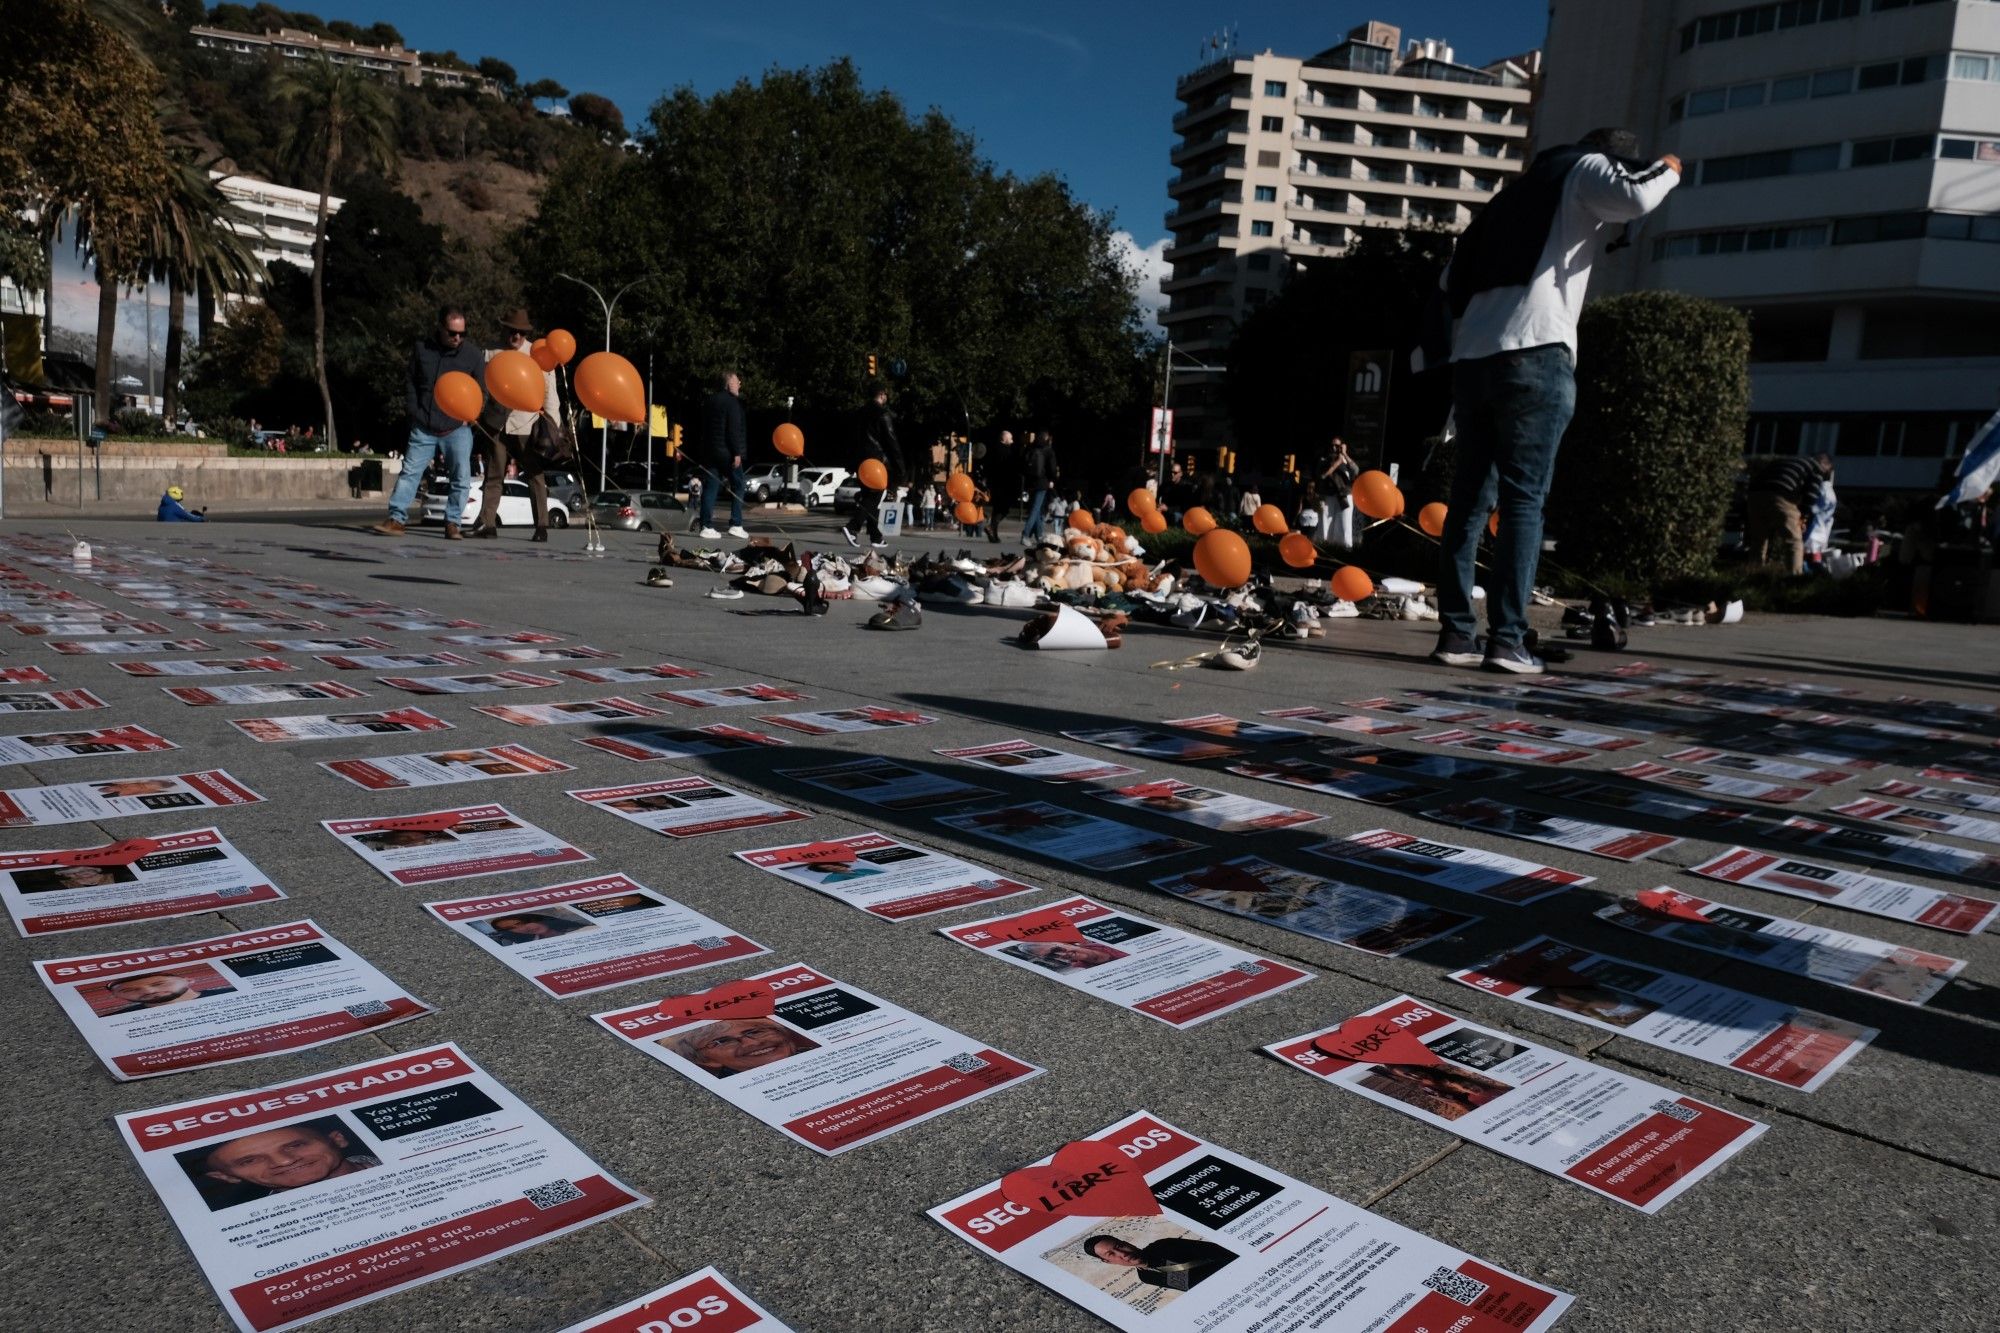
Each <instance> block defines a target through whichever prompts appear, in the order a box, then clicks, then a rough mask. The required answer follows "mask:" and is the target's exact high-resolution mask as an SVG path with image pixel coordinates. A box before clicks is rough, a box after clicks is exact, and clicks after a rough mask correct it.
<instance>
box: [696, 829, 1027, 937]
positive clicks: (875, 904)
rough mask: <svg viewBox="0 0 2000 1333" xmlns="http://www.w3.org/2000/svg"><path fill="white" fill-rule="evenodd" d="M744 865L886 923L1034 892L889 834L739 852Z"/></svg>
mask: <svg viewBox="0 0 2000 1333" xmlns="http://www.w3.org/2000/svg"><path fill="white" fill-rule="evenodd" d="M736 859H737V860H739V861H742V862H744V863H745V864H746V865H753V866H755V867H757V869H759V870H762V871H765V872H767V873H769V874H773V875H776V876H778V878H780V879H784V880H789V881H790V882H791V883H793V884H800V885H803V886H805V887H806V888H808V889H813V890H815V891H817V892H819V893H823V894H825V895H826V896H827V897H829V898H837V899H839V900H840V901H841V902H844V903H846V904H847V905H848V906H850V907H857V908H859V909H861V910H862V911H864V912H866V913H868V914H869V915H870V916H878V917H881V918H882V919H883V920H885V921H906V920H909V919H910V918H912V917H919V916H930V915H931V914H932V913H934V912H949V911H951V910H952V909H953V908H957V907H969V906H971V905H973V904H974V903H990V902H998V901H999V900H1001V899H1003V898H1012V897H1015V896H1016V895H1018V894H1023V893H1033V892H1034V891H1035V886H1034V885H1032V884H1023V883H1022V882H1021V881H1019V880H1016V879H1010V878H1008V877H1007V876H1006V875H1002V874H1000V873H999V872H998V871H994V870H988V869H987V868H986V867H984V866H980V865H974V864H973V863H972V862H970V861H962V860H960V859H959V858H958V857H956V856H947V855H945V854H944V853H943V852H934V851H931V850H930V849H929V848H928V847H919V846H917V845H916V844H915V843H909V842H904V841H902V840H901V839H898V838H892V837H890V836H888V835H887V834H886V833H857V834H854V835H853V836H851V837H846V838H829V839H826V840H823V841H818V842H799V843H793V844H791V845H789V846H785V847H760V848H757V849H756V850H753V851H747V852H738V853H736Z"/></svg>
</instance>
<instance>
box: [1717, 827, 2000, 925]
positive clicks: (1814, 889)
mask: <svg viewBox="0 0 2000 1333" xmlns="http://www.w3.org/2000/svg"><path fill="white" fill-rule="evenodd" d="M1689 870H1690V871H1691V872H1692V873H1694V874H1697V875H1702V876H1705V877H1707V878H1709V879H1718V880H1721V881H1723V882H1724V883H1726V884H1747V885H1749V886H1750V887H1751V888H1754V889H1768V890H1770V891H1771V892H1772V893H1788V894H1790V895H1792V896H1793V897H1794V898H1806V899H1809V900H1811V901H1813V902H1821V903H1831V904H1833V905H1834V906H1836V907H1845V908H1847V909H1848V910H1849V911H1851V912H1866V913H1868V914H1869V915H1870V916H1881V917H1887V918H1889V919H1890V920H1891V921H1910V922H1914V923H1915V924H1917V925H1920V926H1930V927H1933V928H1934V929H1937V930H1948V931H1951V932H1952V933H1953V934H1955V935H1977V934H1979V933H1980V932H1982V931H1984V930H1985V929H1986V928H1987V927H1988V926H1990V925H1992V924H1993V923H1994V921H1996V920H2000V902H1994V901H1991V900H1990V899H1986V898H1972V897H1968V896H1967V895H1965V894H1962V893H1950V892H1947V891H1946V890H1944V889H1933V888H1931V887H1929V886H1928V885H1923V884H1909V883H1905V882H1904V881H1902V880H1896V879H1883V878H1881V877H1879V876H1876V875H1869V874H1865V873H1863V872H1862V871H1859V870H1841V869H1837V868H1836V867H1834V866H1823V865H1818V864H1815V863H1814V862H1811V861H1799V860H1794V859H1792V858H1791V857H1786V856H1778V855H1775V854H1773V853H1771V852H1758V851H1752V850H1751V849H1750V848H1748V847H1731V848H1730V849H1729V850H1728V851H1726V852H1724V853H1723V854H1722V855H1720V856H1717V857H1713V858H1711V859H1710V860H1707V861H1704V862H1702V863H1701V864H1700V865H1697V866H1690V867H1689Z"/></svg>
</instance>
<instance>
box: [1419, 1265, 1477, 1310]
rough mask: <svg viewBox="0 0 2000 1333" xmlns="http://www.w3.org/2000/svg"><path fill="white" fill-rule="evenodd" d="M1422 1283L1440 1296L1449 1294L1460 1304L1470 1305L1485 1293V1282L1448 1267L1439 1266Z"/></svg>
mask: <svg viewBox="0 0 2000 1333" xmlns="http://www.w3.org/2000/svg"><path fill="white" fill-rule="evenodd" d="M1424 1285H1425V1286H1426V1287H1429V1288H1430V1289H1431V1290H1432V1291H1435V1292H1437V1293H1438V1294H1439V1295H1441V1296H1449V1297H1451V1299H1453V1300H1455V1301H1457V1302H1458V1303H1459V1304H1460V1305H1471V1304H1472V1303H1473V1302H1475V1301H1477V1300H1478V1299H1479V1298H1480V1297H1481V1296H1484V1295H1485V1294H1486V1284H1485V1283H1484V1282H1481V1281H1480V1280H1479V1279H1478V1278H1476V1277H1467V1276H1466V1275H1465V1274H1463V1273H1454V1272H1452V1271H1451V1270H1450V1269H1449V1268H1440V1269H1438V1270H1437V1272H1435V1273H1432V1274H1431V1275H1430V1276H1429V1277H1427V1278H1425V1279H1424Z"/></svg>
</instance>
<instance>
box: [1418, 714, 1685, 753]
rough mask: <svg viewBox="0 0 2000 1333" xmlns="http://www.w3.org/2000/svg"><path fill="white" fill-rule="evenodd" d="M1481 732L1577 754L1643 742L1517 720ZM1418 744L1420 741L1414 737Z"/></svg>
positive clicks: (1491, 724)
mask: <svg viewBox="0 0 2000 1333" xmlns="http://www.w3.org/2000/svg"><path fill="white" fill-rule="evenodd" d="M1479 729H1480V730H1481V731H1491V732H1494V733H1496V734H1498V735H1501V736H1526V737H1528V738H1530V739H1531V740H1538V741H1547V742H1549V743H1550V744H1552V745H1558V746H1567V747H1570V748H1572V749H1578V750H1629V749H1631V748H1632V747H1633V746H1635V745H1643V744H1645V742H1644V741H1641V740H1639V739H1638V738H1636V737H1633V736H1614V735H1612V734H1611V733H1610V732H1608V731H1590V730H1588V729H1586V728H1583V727H1563V726H1557V725H1556V724H1554V723H1551V722H1528V721H1524V720H1522V719H1520V718H1506V719H1503V720H1501V721H1499V722H1482V723H1480V726H1479ZM1418 739H1419V740H1422V739H1424V738H1423V737H1418Z"/></svg>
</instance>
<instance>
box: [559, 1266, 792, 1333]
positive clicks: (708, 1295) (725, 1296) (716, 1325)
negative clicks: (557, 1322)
mask: <svg viewBox="0 0 2000 1333" xmlns="http://www.w3.org/2000/svg"><path fill="white" fill-rule="evenodd" d="M697 1325H699V1326H700V1328H701V1333H792V1330H791V1329H789V1328H788V1327H786V1326H785V1325H784V1324H782V1323H780V1322H778V1320H777V1318H776V1317H775V1316H773V1315H772V1314H771V1312H770V1311H768V1310H766V1309H765V1308H764V1307H763V1306H761V1305H759V1304H757V1302H755V1301H753V1300H751V1299H750V1298H749V1297H748V1296H745V1295H744V1294H743V1293H742V1292H741V1291H739V1290H737V1287H736V1284H735V1283H733V1282H731V1281H730V1280H729V1279H728V1278H726V1277H724V1276H723V1275H722V1274H721V1273H720V1272H718V1271H717V1270H716V1269H714V1268H704V1269H702V1270H701V1271H700V1272H699V1273H690V1274H688V1275H687V1276H686V1277H684V1278H682V1279H681V1280H680V1281H678V1282H674V1283H670V1284H668V1285H667V1286H664V1287H661V1288H659V1289H658V1290H656V1291H649V1292H647V1293H646V1294H645V1295H644V1296H641V1297H640V1298H639V1299H638V1300H636V1301H627V1302H626V1303H625V1304H623V1305H621V1306H619V1307H618V1308H617V1309H615V1310H606V1311H605V1312H604V1313H603V1314H600V1315H592V1316H591V1317H590V1318H588V1319H586V1320H584V1321H583V1322H582V1323H578V1324H571V1325H570V1326H569V1327H568V1328H566V1329H563V1330H562V1333H668V1330H672V1329H686V1328H694V1327H696V1326H697Z"/></svg>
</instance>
